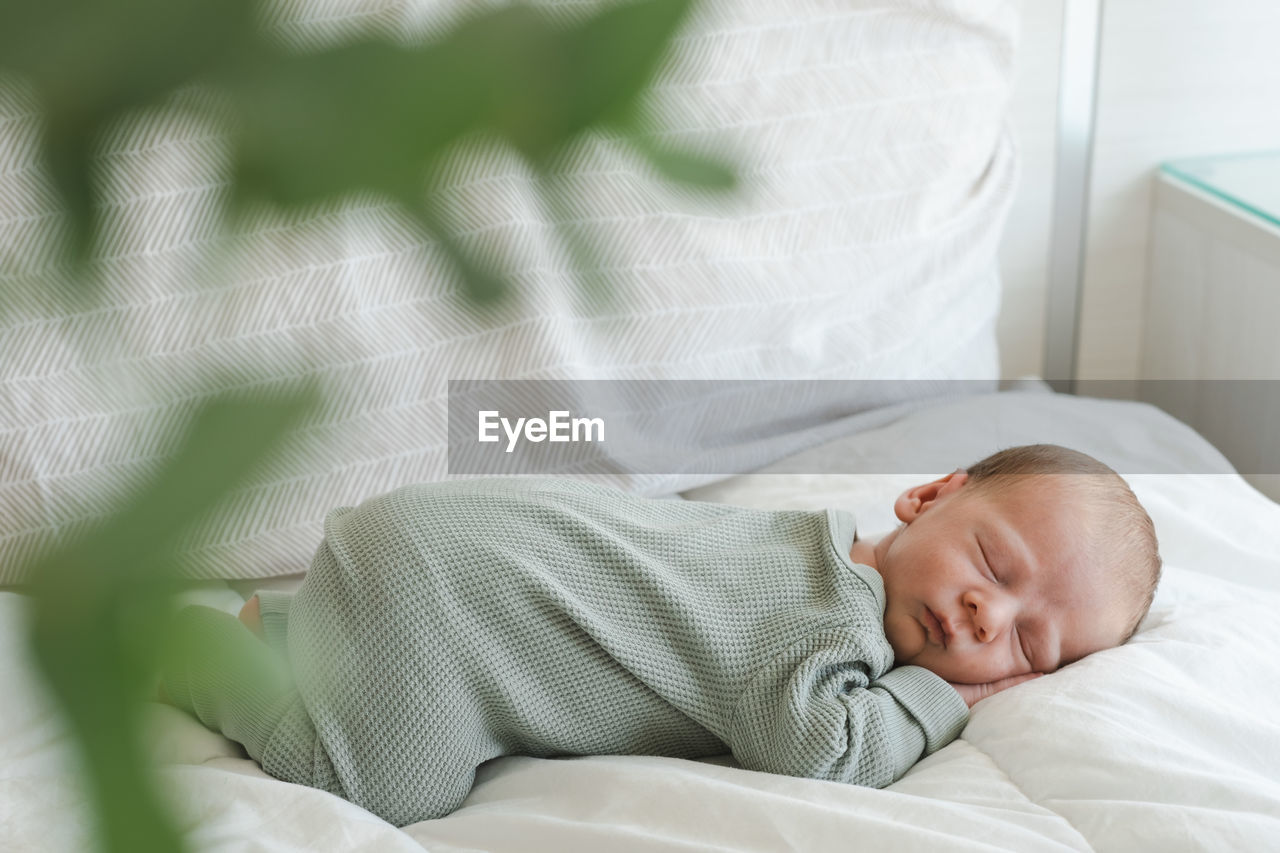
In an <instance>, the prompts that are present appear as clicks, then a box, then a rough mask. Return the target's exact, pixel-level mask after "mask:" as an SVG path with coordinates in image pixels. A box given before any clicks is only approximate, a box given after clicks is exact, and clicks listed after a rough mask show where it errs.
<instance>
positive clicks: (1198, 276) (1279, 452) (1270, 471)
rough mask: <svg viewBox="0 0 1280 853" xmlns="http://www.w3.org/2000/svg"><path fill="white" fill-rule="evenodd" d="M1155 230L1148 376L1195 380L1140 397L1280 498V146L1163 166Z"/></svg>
mask: <svg viewBox="0 0 1280 853" xmlns="http://www.w3.org/2000/svg"><path fill="white" fill-rule="evenodd" d="M1150 228H1151V230H1150V240H1149V244H1148V248H1149V253H1150V254H1149V257H1148V264H1147V276H1148V280H1147V294H1146V297H1147V302H1146V308H1145V322H1144V327H1143V345H1142V374H1141V376H1142V378H1143V379H1180V380H1193V381H1185V382H1174V383H1160V382H1154V383H1140V384H1141V385H1142V386H1143V391H1142V392H1141V395H1142V396H1143V398H1144V399H1147V401H1148V402H1151V403H1155V404H1156V405H1158V406H1160V407H1161V408H1163V409H1165V410H1166V411H1168V412H1170V413H1171V414H1173V415H1174V416H1175V417H1177V418H1179V419H1180V420H1182V421H1184V422H1186V423H1188V424H1190V425H1191V426H1192V427H1194V428H1195V429H1196V430H1197V431H1198V432H1199V433H1200V434H1201V435H1203V436H1204V437H1205V438H1207V439H1209V441H1211V442H1213V444H1214V445H1215V446H1216V447H1217V448H1218V449H1219V450H1221V451H1222V452H1223V454H1224V455H1225V456H1226V457H1227V458H1228V459H1229V460H1231V462H1232V464H1233V465H1235V467H1236V469H1237V470H1238V471H1240V473H1241V474H1242V475H1244V477H1245V479H1247V480H1249V481H1250V482H1251V483H1252V484H1253V485H1254V486H1255V487H1257V488H1258V489H1259V490H1260V491H1262V492H1264V493H1266V494H1267V495H1269V496H1270V497H1271V498H1273V499H1276V500H1280V431H1277V430H1276V429H1275V427H1274V426H1273V425H1274V424H1278V423H1280V151H1266V152H1257V153H1251V154H1236V155H1230V156H1222V157H1196V158H1192V159H1184V160H1175V161H1171V162H1168V163H1164V164H1162V165H1161V167H1160V169H1159V171H1158V172H1157V174H1156V179H1155V182H1154V192H1153V193H1152V206H1151V223H1150ZM1233 380H1236V381H1233ZM1238 380H1265V381H1255V382H1240V381H1238ZM1152 396H1158V397H1160V399H1152V398H1151V397H1152Z"/></svg>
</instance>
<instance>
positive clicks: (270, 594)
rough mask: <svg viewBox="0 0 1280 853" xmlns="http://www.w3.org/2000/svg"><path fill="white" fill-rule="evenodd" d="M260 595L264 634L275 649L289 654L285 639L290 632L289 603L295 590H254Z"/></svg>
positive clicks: (283, 653) (259, 604)
mask: <svg viewBox="0 0 1280 853" xmlns="http://www.w3.org/2000/svg"><path fill="white" fill-rule="evenodd" d="M253 594H254V595H256V596H258V616H259V618H261V619H262V636H263V638H264V639H265V640H266V641H267V644H268V645H270V646H271V647H272V648H273V649H275V650H276V651H278V652H280V654H282V655H287V653H288V652H287V648H286V645H285V639H286V638H287V637H288V633H289V605H291V604H292V603H293V597H294V596H295V595H297V593H295V592H287V591H285V590H282V589H259V590H254V593H253Z"/></svg>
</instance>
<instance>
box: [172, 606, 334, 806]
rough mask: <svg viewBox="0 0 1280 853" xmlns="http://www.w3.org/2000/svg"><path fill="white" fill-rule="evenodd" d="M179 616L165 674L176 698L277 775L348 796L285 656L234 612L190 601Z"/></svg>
mask: <svg viewBox="0 0 1280 853" xmlns="http://www.w3.org/2000/svg"><path fill="white" fill-rule="evenodd" d="M174 618H175V620H176V621H175V626H176V631H175V635H174V637H173V643H172V648H171V649H170V650H169V655H168V658H167V660H166V663H165V666H164V668H163V669H162V672H161V680H162V683H163V685H164V689H165V692H166V693H167V694H168V695H169V697H171V701H172V702H173V704H174V705H176V706H177V707H179V708H181V709H183V710H185V711H187V712H189V713H191V714H193V715H195V717H196V718H197V719H199V720H200V722H201V723H203V724H204V725H205V726H206V727H207V728H209V729H212V730H214V731H218V732H222V734H224V735H226V736H227V737H228V738H230V739H232V740H234V741H236V742H238V743H240V744H242V745H243V746H244V748H245V750H246V751H247V752H248V753H249V755H250V757H252V758H253V759H254V760H255V761H257V762H258V763H259V764H261V765H262V769H263V770H265V771H266V772H267V773H270V774H271V775H272V776H275V777H276V778H278V779H283V780H285V781H286V782H296V783H298V784H302V785H308V786H310V787H313V788H320V789H321V790H325V791H329V792H330V793H333V794H337V795H338V796H341V797H346V794H345V792H344V791H343V788H342V785H341V783H340V782H339V780H338V778H337V775H336V774H335V773H334V769H333V764H332V763H331V762H330V761H329V757H328V754H327V753H326V752H325V750H324V748H323V746H322V745H321V744H320V742H319V740H318V738H317V736H316V731H315V728H314V726H313V725H312V723H311V718H310V717H309V716H308V714H307V712H306V708H305V707H304V706H303V704H302V700H301V698H300V697H299V695H298V691H297V690H296V689H295V687H294V685H293V680H292V677H291V675H290V674H289V672H288V668H287V665H286V663H285V661H284V658H283V657H282V656H281V655H280V654H279V653H278V652H277V651H276V650H275V649H273V648H272V647H271V646H270V645H269V644H268V643H264V642H262V641H261V640H260V639H258V638H257V637H254V636H253V634H252V632H251V631H250V630H247V629H246V626H245V625H244V624H242V623H240V622H238V621H237V620H236V619H234V618H232V616H231V614H229V613H225V612H223V611H220V610H215V609H213V608H211V607H202V606H200V605H192V606H189V607H185V608H183V609H182V610H181V611H179V612H178V613H177V615H176V616H175V617H174Z"/></svg>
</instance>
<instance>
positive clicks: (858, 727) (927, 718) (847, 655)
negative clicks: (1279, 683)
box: [728, 629, 969, 788]
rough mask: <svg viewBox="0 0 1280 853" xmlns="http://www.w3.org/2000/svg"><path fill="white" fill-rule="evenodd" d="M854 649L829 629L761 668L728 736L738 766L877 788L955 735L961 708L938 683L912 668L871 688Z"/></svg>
mask: <svg viewBox="0 0 1280 853" xmlns="http://www.w3.org/2000/svg"><path fill="white" fill-rule="evenodd" d="M851 639H852V640H853V642H850V640H851ZM858 649H859V646H858V645H857V644H856V638H851V637H849V636H848V635H847V634H844V633H843V632H841V631H840V630H837V629H833V630H830V631H826V632H822V634H820V635H816V636H814V637H811V638H806V640H804V641H802V642H801V643H798V644H796V645H794V646H792V647H791V648H790V649H787V650H785V651H784V652H783V653H782V654H780V655H778V656H777V657H776V658H775V659H774V660H773V661H770V662H769V663H768V664H766V665H765V666H764V667H762V668H761V669H760V671H759V672H758V673H757V674H756V675H755V677H753V678H752V680H751V682H750V684H749V685H748V686H747V689H746V690H745V691H744V693H743V695H742V697H741V698H740V700H739V702H738V706H737V708H736V710H735V713H734V717H733V722H732V726H731V732H730V736H729V738H728V743H729V746H730V748H731V749H732V750H733V754H734V756H735V757H737V759H738V760H739V761H740V762H741V763H742V765H743V766H744V767H746V768H748V769H752V770H764V771H767V772H770V773H782V774H785V775H788V776H803V777H809V778H815V779H831V780H835V781H841V782H851V783H854V784H858V785H867V786H870V787H875V788H881V787H884V786H885V785H888V784H890V783H891V782H893V781H895V780H897V779H899V778H900V777H901V776H902V774H904V773H906V772H907V770H908V768H910V767H911V765H913V764H915V763H916V762H917V761H919V760H920V758H921V757H922V756H923V755H926V754H928V753H931V752H934V751H935V750H938V749H941V748H942V747H943V746H945V745H946V744H948V743H950V742H951V741H952V740H953V739H954V738H955V737H956V736H957V735H958V734H959V733H960V730H961V729H963V728H964V725H965V723H966V722H967V721H968V719H969V711H968V708H967V707H966V704H965V702H964V701H963V700H962V699H961V697H960V694H959V693H958V692H957V691H956V690H955V689H954V688H953V687H952V686H951V685H949V684H948V683H947V682H946V681H943V680H942V679H941V678H939V677H938V676H937V675H935V674H933V673H932V672H930V671H928V670H927V669H922V668H921V667H917V666H902V667H898V668H896V669H891V670H889V671H887V672H885V673H884V674H883V675H881V676H880V677H879V678H877V679H875V680H872V679H871V678H870V673H871V672H872V671H873V670H872V669H871V668H870V667H869V666H868V665H867V664H866V663H865V661H864V660H862V659H860V657H861V656H860V655H859V654H858Z"/></svg>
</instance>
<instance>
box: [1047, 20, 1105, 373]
mask: <svg viewBox="0 0 1280 853" xmlns="http://www.w3.org/2000/svg"><path fill="white" fill-rule="evenodd" d="M1102 4H1103V0H1063V8H1062V62H1061V71H1060V74H1059V78H1058V126H1057V152H1056V154H1057V156H1056V157H1055V158H1054V159H1055V168H1054V183H1053V233H1052V237H1051V240H1050V245H1051V249H1050V258H1049V289H1048V294H1047V299H1046V304H1045V343H1044V376H1045V378H1046V381H1048V383H1049V384H1050V385H1051V386H1052V387H1053V389H1054V390H1055V391H1059V392H1063V393H1069V394H1073V393H1075V392H1076V381H1077V380H1076V373H1077V368H1076V357H1077V349H1078V346H1079V342H1080V304H1081V295H1082V292H1083V284H1084V260H1085V247H1086V244H1087V241H1088V219H1089V178H1090V169H1091V167H1092V163H1093V130H1094V121H1095V117H1096V107H1097V92H1098V58H1099V53H1100V50H1099V48H1100V44H1101V30H1102Z"/></svg>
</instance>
